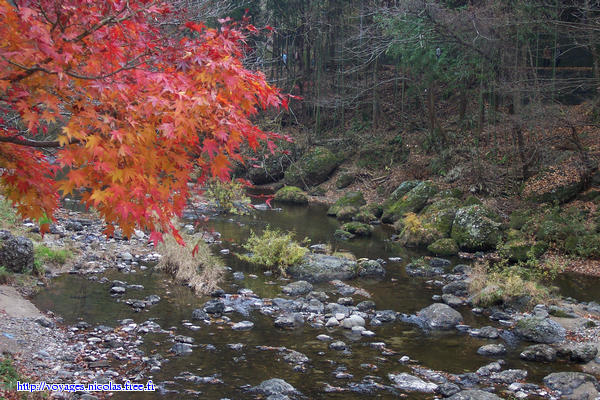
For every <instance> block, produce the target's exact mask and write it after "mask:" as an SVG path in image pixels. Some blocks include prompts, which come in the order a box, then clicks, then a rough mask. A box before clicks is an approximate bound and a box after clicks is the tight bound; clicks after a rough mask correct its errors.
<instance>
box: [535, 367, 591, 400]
mask: <svg viewBox="0 0 600 400" xmlns="http://www.w3.org/2000/svg"><path fill="white" fill-rule="evenodd" d="M544 384H545V385H546V386H548V387H549V388H550V389H552V390H556V391H558V392H560V394H561V399H571V400H592V399H596V398H597V397H598V396H599V395H600V393H599V392H598V390H599V389H600V387H599V385H598V380H597V379H596V378H595V377H594V376H593V375H590V374H585V373H583V372H554V373H552V374H550V375H547V376H546V377H544Z"/></svg>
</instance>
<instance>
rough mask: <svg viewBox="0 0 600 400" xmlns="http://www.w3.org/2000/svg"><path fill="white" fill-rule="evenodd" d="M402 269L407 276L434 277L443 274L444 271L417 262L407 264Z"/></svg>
mask: <svg viewBox="0 0 600 400" xmlns="http://www.w3.org/2000/svg"><path fill="white" fill-rule="evenodd" d="M404 268H405V269H406V273H407V274H408V275H409V276H435V275H442V274H443V273H444V269H443V268H441V267H432V266H430V265H429V264H425V263H418V262H414V263H410V264H407V265H406V267H404Z"/></svg>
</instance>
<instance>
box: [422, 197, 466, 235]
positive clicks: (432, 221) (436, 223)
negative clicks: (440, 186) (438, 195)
mask: <svg viewBox="0 0 600 400" xmlns="http://www.w3.org/2000/svg"><path fill="white" fill-rule="evenodd" d="M459 208H460V200H458V199H457V198H454V197H448V198H445V199H442V200H439V201H436V202H435V203H433V204H430V205H429V206H427V207H426V208H425V209H424V210H423V212H422V214H421V215H422V220H423V223H424V224H425V225H431V226H433V227H434V228H435V229H437V230H438V231H439V232H440V233H442V235H443V236H450V232H451V231H452V224H453V223H454V217H455V216H456V211H458V209H459Z"/></svg>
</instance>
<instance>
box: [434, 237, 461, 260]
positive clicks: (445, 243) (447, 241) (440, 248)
mask: <svg viewBox="0 0 600 400" xmlns="http://www.w3.org/2000/svg"><path fill="white" fill-rule="evenodd" d="M427 250H429V251H430V252H432V253H433V254H435V255H436V256H442V257H450V256H455V255H457V254H458V244H456V241H455V240H454V239H451V238H443V239H438V240H436V241H435V242H433V243H431V244H430V245H429V246H427Z"/></svg>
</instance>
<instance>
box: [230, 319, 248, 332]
mask: <svg viewBox="0 0 600 400" xmlns="http://www.w3.org/2000/svg"><path fill="white" fill-rule="evenodd" d="M252 328H254V322H251V321H241V322H238V323H235V324H233V325H232V326H231V329H233V330H234V331H249V330H250V329H252Z"/></svg>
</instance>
